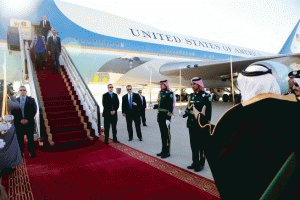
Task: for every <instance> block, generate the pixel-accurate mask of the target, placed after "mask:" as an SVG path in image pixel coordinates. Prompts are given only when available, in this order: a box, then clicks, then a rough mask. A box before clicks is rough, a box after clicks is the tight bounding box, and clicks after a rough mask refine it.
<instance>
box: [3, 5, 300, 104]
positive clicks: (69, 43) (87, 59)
mask: <svg viewBox="0 0 300 200" xmlns="http://www.w3.org/2000/svg"><path fill="white" fill-rule="evenodd" d="M9 2H10V3H9ZM11 2H12V1H11V0H4V2H3V5H4V6H3V7H1V8H0V20H1V23H0V44H2V46H1V45H0V48H4V46H5V44H7V39H8V38H7V35H11V34H13V33H10V31H11V29H10V28H9V27H14V26H15V27H18V28H21V29H23V30H26V31H24V37H26V33H27V36H28V39H29V40H30V38H32V35H33V34H34V31H35V28H36V27H37V26H38V24H39V22H40V20H41V19H42V18H43V16H46V17H47V19H48V20H49V21H50V23H51V26H52V27H53V28H55V29H56V31H57V32H58V34H59V36H60V38H61V41H62V44H63V45H64V46H65V47H66V49H67V51H68V53H69V54H70V56H71V58H72V60H73V61H74V63H75V64H76V67H77V68H78V70H79V72H80V73H81V75H82V77H83V79H84V80H85V81H86V82H87V84H88V85H89V88H90V89H91V90H92V92H93V91H94V92H95V91H99V89H100V90H102V89H104V90H106V83H113V84H115V85H116V86H117V92H118V93H119V94H120V93H122V88H124V87H125V86H126V85H127V84H132V85H133V86H134V87H135V88H136V89H140V88H143V89H146V90H149V89H150V96H151V91H155V90H156V92H158V90H159V89H158V83H159V81H160V80H163V79H168V80H169V82H170V85H171V86H172V87H173V88H176V89H182V88H188V87H190V82H189V80H190V79H191V78H192V77H194V76H199V77H201V78H202V79H203V81H204V84H205V86H206V88H208V90H209V91H211V92H214V93H218V94H220V95H223V100H224V101H228V94H229V92H230V89H229V88H230V87H231V86H232V83H231V81H230V80H231V77H233V78H234V80H235V78H236V77H237V75H238V73H240V72H241V71H242V70H243V69H245V68H246V67H247V66H249V65H250V64H253V63H258V64H263V65H267V66H268V67H270V68H272V69H273V71H274V72H275V74H276V76H277V77H278V80H279V83H280V85H281V88H282V92H283V93H285V92H287V91H288V84H287V74H288V72H290V71H291V70H294V69H299V64H300V59H299V54H298V53H299V51H300V45H299V44H300V28H299V24H300V21H299V22H298V23H297V24H296V26H295V28H294V29H293V31H292V32H291V34H290V36H289V37H288V39H287V41H286V42H285V44H284V45H283V47H282V49H281V50H280V52H279V53H278V54H276V55H274V54H270V53H265V52H261V51H256V50H252V49H248V48H244V47H238V46H235V45H229V44H223V43H219V42H215V41H210V40H205V39H199V38H194V37H189V36H185V35H180V34H176V33H170V32H166V31H162V30H158V29H156V28H153V27H150V26H147V25H144V24H141V23H138V22H135V21H132V20H128V19H125V18H122V17H119V16H116V15H112V14H109V13H106V12H102V11H100V10H95V9H91V8H87V7H83V6H79V5H75V4H72V3H68V2H64V1H61V0H50V1H47V0H39V1H33V2H32V3H31V4H30V6H27V7H26V6H24V8H23V9H20V10H18V11H17V12H12V11H11V10H10V9H12V8H9V6H8V5H13V4H12V3H11ZM5 5H7V6H5ZM3 45H4V46H3ZM8 46H10V45H9V44H8ZM10 52H13V49H10ZM0 59H2V58H1V55H0ZM231 69H232V72H231ZM15 73H17V72H15ZM123 90H124V89H123ZM234 90H235V91H238V88H237V87H234ZM226 91H227V93H224V92H226ZM153 96H155V95H153Z"/></svg>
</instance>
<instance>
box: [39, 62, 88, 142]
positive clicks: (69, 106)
mask: <svg viewBox="0 0 300 200" xmlns="http://www.w3.org/2000/svg"><path fill="white" fill-rule="evenodd" d="M37 78H38V82H39V86H40V90H41V95H42V98H43V103H44V107H45V112H46V114H47V120H48V122H49V123H48V125H49V126H50V133H51V134H52V140H53V142H54V143H55V145H59V144H64V143H71V142H75V141H80V140H84V141H87V142H88V140H89V138H88V137H87V131H86V130H85V128H84V124H83V123H82V122H81V119H80V117H79V116H78V111H77V110H76V107H75V105H74V104H73V100H72V97H71V95H70V92H69V90H68V88H67V85H66V83H65V81H64V79H63V77H62V75H61V74H60V73H59V72H55V71H52V70H51V68H50V67H48V68H47V69H45V70H38V71H37ZM77 100H78V99H77ZM69 119H70V120H69ZM45 138H47V137H45Z"/></svg>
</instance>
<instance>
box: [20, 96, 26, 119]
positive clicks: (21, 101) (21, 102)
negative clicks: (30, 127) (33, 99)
mask: <svg viewBox="0 0 300 200" xmlns="http://www.w3.org/2000/svg"><path fill="white" fill-rule="evenodd" d="M20 106H21V110H22V115H23V117H24V107H25V99H24V97H21V99H20Z"/></svg>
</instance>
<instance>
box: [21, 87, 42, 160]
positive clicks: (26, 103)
mask: <svg viewBox="0 0 300 200" xmlns="http://www.w3.org/2000/svg"><path fill="white" fill-rule="evenodd" d="M19 93H20V97H18V98H17V101H18V102H19V104H20V108H21V111H22V119H21V120H20V122H19V123H18V124H17V126H16V132H17V137H18V142H19V146H20V150H21V153H22V155H23V152H24V135H25V134H26V135H27V140H28V150H29V154H30V156H31V157H35V154H34V140H33V134H34V116H35V114H36V112H37V106H36V103H35V100H34V98H32V97H30V96H27V91H26V87H25V86H20V88H19Z"/></svg>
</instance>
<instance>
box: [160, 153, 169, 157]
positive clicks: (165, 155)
mask: <svg viewBox="0 0 300 200" xmlns="http://www.w3.org/2000/svg"><path fill="white" fill-rule="evenodd" d="M170 156H171V154H170V153H167V154H163V155H162V156H161V158H167V157H170Z"/></svg>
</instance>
